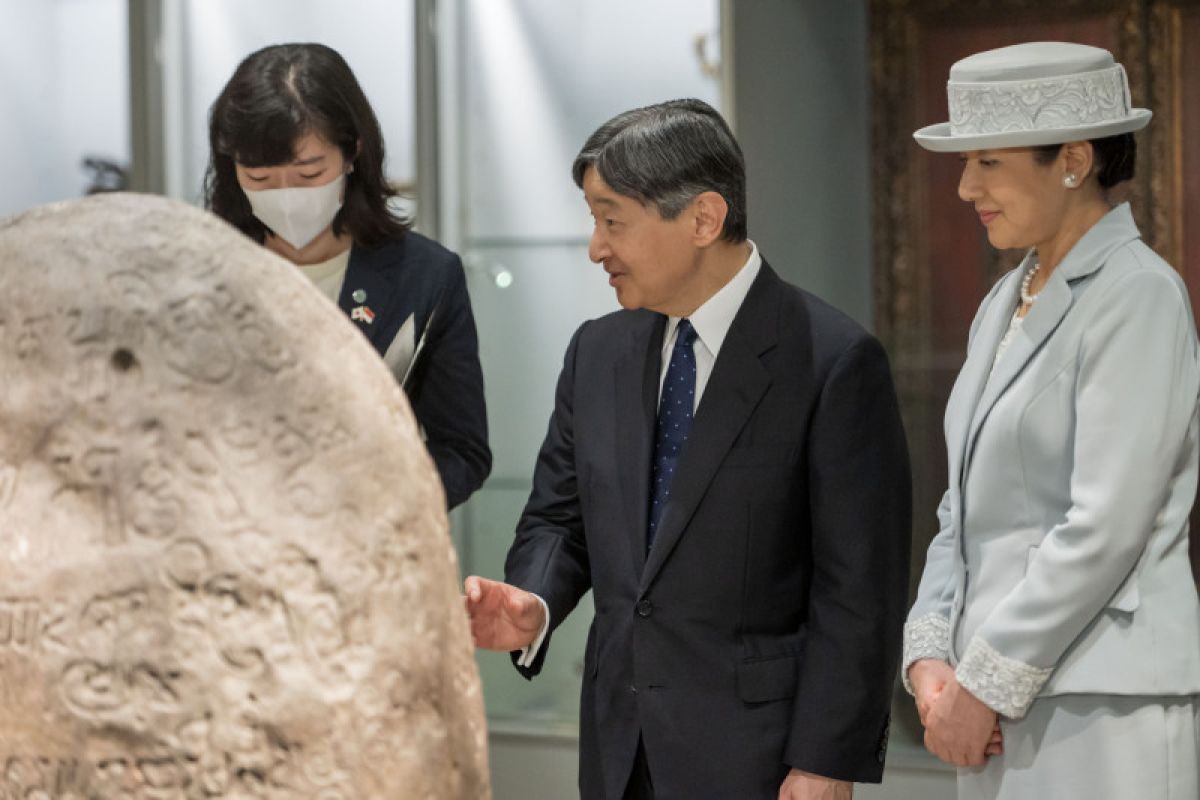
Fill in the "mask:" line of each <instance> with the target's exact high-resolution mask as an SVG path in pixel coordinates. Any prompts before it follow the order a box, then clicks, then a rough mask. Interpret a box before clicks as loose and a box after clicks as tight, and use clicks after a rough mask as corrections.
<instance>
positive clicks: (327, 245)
mask: <svg viewBox="0 0 1200 800" xmlns="http://www.w3.org/2000/svg"><path fill="white" fill-rule="evenodd" d="M209 144H210V148H211V150H210V160H209V166H208V172H207V174H206V176H205V187H204V188H205V203H206V205H207V206H208V208H209V209H210V210H212V211H213V212H214V213H216V214H217V215H218V216H220V217H222V218H223V219H225V220H226V221H228V222H230V223H231V224H233V225H234V226H235V227H237V228H238V229H240V230H241V231H242V232H243V233H245V234H246V235H247V236H249V237H250V238H252V239H254V240H255V241H256V242H259V243H260V244H262V245H264V246H265V247H266V248H267V249H268V250H271V251H273V252H275V253H278V254H279V255H281V256H283V257H284V258H286V259H288V260H289V261H291V262H292V263H293V264H295V265H296V266H297V268H299V269H300V270H301V271H303V272H304V274H305V275H307V276H308V277H309V278H310V279H311V280H312V281H313V283H314V284H315V285H316V286H317V287H318V288H319V289H320V290H321V291H322V292H324V293H325V294H326V295H328V296H329V298H330V299H331V300H333V301H334V302H336V303H337V304H338V305H339V306H340V307H341V309H342V310H343V311H344V312H346V314H347V315H348V316H349V317H350V319H351V320H352V321H353V322H354V324H355V325H357V326H358V328H359V330H361V331H362V332H363V334H364V335H365V336H366V337H367V339H368V340H369V341H370V342H371V344H372V346H374V347H375V349H376V350H377V351H378V352H379V354H380V355H381V356H382V357H383V359H384V361H385V362H386V363H387V365H388V367H389V368H390V369H391V370H392V373H393V374H394V375H395V376H396V380H397V381H399V382H400V384H401V385H402V386H403V387H404V390H405V392H406V393H407V394H408V399H409V401H410V403H411V404H412V408H413V413H414V415H415V416H416V419H417V422H418V423H419V424H420V426H421V429H422V432H423V434H424V436H425V438H426V446H427V447H428V449H429V453H430V455H431V456H432V457H433V461H434V463H435V465H436V466H437V470H438V474H439V475H440V476H441V479H442V485H443V487H444V488H445V490H446V500H447V504H448V505H449V507H451V508H453V507H454V506H456V505H458V504H460V503H462V502H463V501H464V500H466V499H467V497H468V496H469V495H470V494H471V493H472V492H474V491H475V490H476V489H478V488H479V486H480V484H482V483H483V480H484V478H486V477H487V475H488V472H489V470H490V469H491V451H490V450H489V448H488V442H487V418H486V414H485V408H484V399H483V376H482V373H481V370H480V367H479V354H478V349H479V348H478V340H477V338H476V333H475V321H474V317H473V316H472V313H471V304H470V299H469V298H468V296H467V286H466V280H465V276H464V273H463V268H462V263H461V262H460V261H459V258H458V256H456V255H455V254H454V253H451V252H450V251H448V250H446V249H445V248H443V247H441V246H440V245H438V244H437V243H436V242H433V241H431V240H429V239H427V238H425V237H423V236H421V235H419V234H417V233H414V232H412V231H411V230H409V226H408V223H407V222H406V221H405V220H403V219H401V218H400V217H398V216H397V215H396V214H395V212H394V211H392V210H391V209H390V208H389V201H390V200H391V199H392V198H393V197H394V196H395V192H394V191H393V190H392V189H391V188H390V187H389V186H388V184H387V181H386V179H385V177H384V173H383V161H384V147H383V135H382V133H381V131H380V128H379V122H378V121H377V120H376V118H375V114H374V112H373V111H372V110H371V106H370V104H369V103H368V102H367V98H366V96H365V95H364V94H363V91H362V89H361V88H360V87H359V85H358V81H357V80H356V79H355V77H354V74H353V73H352V72H351V70H350V67H349V66H348V65H347V64H346V62H345V61H344V60H343V59H342V57H341V56H340V55H338V53H336V52H335V51H334V50H332V49H330V48H328V47H325V46H323V45H318V44H285V45H275V46H272V47H266V48H263V49H262V50H259V51H257V52H255V53H252V54H251V55H250V56H248V57H247V58H246V59H245V60H244V61H242V63H241V64H240V65H238V68H237V70H236V71H235V72H234V74H233V77H232V78H230V80H229V83H228V84H226V86H225V88H224V89H223V90H222V91H221V94H220V96H219V97H218V98H217V100H216V102H215V103H213V106H212V109H211V111H210V116H209Z"/></svg>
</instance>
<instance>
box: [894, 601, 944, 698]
mask: <svg viewBox="0 0 1200 800" xmlns="http://www.w3.org/2000/svg"><path fill="white" fill-rule="evenodd" d="M949 655H950V620H948V619H946V618H945V617H943V616H942V615H941V614H925V615H924V616H921V617H918V618H916V619H914V620H912V621H910V622H906V623H904V662H903V663H902V664H901V665H900V678H901V680H903V681H904V688H905V689H906V690H907V691H908V693H909V694H913V687H912V684H911V683H909V680H908V668H909V667H911V666H912V665H913V662H914V661H920V660H921V659H922V658H936V659H938V660H939V661H945V660H946V659H947V658H948V657H949Z"/></svg>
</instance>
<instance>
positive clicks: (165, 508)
mask: <svg viewBox="0 0 1200 800" xmlns="http://www.w3.org/2000/svg"><path fill="white" fill-rule="evenodd" d="M0 274H3V276H4V280H3V282H0V332H2V333H3V335H0V375H3V376H4V382H3V385H2V388H0V706H2V707H3V713H2V714H0V800H9V798H13V800H16V798H20V800H31V798H34V799H36V798H47V799H49V798H55V799H63V798H71V799H72V800H95V799H97V798H114V799H115V798H132V799H136V800H166V799H167V798H172V799H173V800H174V799H176V798H178V799H180V800H185V799H186V800H190V799H191V798H279V799H280V800H282V799H283V798H319V799H320V800H355V799H357V798H392V797H406V798H407V797H413V798H439V799H440V798H472V800H474V799H475V798H486V797H488V796H489V794H490V793H489V789H488V786H487V777H486V776H487V762H486V750H485V729H484V720H483V712H482V702H481V696H480V688H479V681H478V676H477V674H476V672H475V667H474V658H473V652H472V650H471V646H470V638H469V635H468V633H467V628H466V621H465V618H464V615H463V613H462V608H461V601H460V598H459V596H458V588H457V586H458V585H457V569H456V566H455V563H454V558H453V550H452V548H451V546H450V541H449V536H448V533H447V523H446V517H445V512H444V506H445V501H444V498H443V496H442V494H441V489H440V486H439V485H438V483H437V478H436V475H435V473H434V472H433V471H432V468H431V467H430V465H429V461H428V458H427V456H426V455H425V453H424V452H423V445H422V443H421V440H420V436H419V433H418V431H417V428H416V426H415V424H414V423H413V421H412V419H411V416H410V413H409V411H408V408H407V405H406V403H405V402H404V399H403V396H402V394H401V393H400V391H399V389H398V388H397V387H396V385H395V383H394V381H393V380H392V378H391V376H390V374H389V373H388V371H387V369H386V368H385V367H384V366H383V365H382V363H381V362H380V361H379V359H378V357H377V356H376V355H375V353H374V352H373V351H371V349H370V348H369V346H368V345H367V344H366V342H365V341H363V340H362V337H361V334H359V333H358V331H357V330H355V329H354V328H353V327H352V326H351V325H350V324H349V323H348V322H346V321H345V320H344V319H343V318H342V316H341V315H340V314H339V313H338V312H337V311H336V309H334V308H332V307H331V306H329V304H328V303H327V302H325V301H324V300H323V299H321V298H320V297H319V296H318V295H317V294H316V293H315V292H314V291H313V290H312V289H311V287H310V286H309V285H308V284H307V282H306V281H305V280H304V279H303V277H302V276H300V275H299V273H298V271H297V270H295V268H294V267H292V266H291V265H289V264H286V263H285V262H282V261H280V260H279V259H277V258H275V257H274V256H272V255H270V254H269V253H267V252H266V251H265V250H264V249H262V248H261V247H258V246H257V245H254V244H253V243H251V242H249V241H248V240H246V239H245V238H244V237H243V236H242V235H241V234H238V233H236V232H234V231H232V230H231V229H229V228H227V227H226V226H224V225H223V224H221V223H219V222H217V221H215V220H214V219H213V218H211V217H209V216H208V215H206V214H203V213H202V212H199V211H197V210H195V209H192V208H190V207H187V206H184V205H180V204H176V203H173V202H170V201H166V200H162V199H159V198H151V197H141V196H136V195H107V196H97V197H93V198H89V199H87V200H83V201H78V202H74V203H68V204H62V205H58V206H51V207H47V208H44V209H37V210H35V211H33V212H30V213H28V214H26V215H23V216H20V217H17V218H13V219H10V220H7V221H4V222H0Z"/></svg>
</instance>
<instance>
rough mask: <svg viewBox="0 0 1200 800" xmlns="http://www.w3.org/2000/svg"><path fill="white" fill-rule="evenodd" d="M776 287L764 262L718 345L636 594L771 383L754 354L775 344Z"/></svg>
mask: <svg viewBox="0 0 1200 800" xmlns="http://www.w3.org/2000/svg"><path fill="white" fill-rule="evenodd" d="M780 283H781V281H780V280H779V278H778V276H776V275H775V273H774V272H773V271H772V270H771V268H770V267H769V266H768V265H767V263H766V262H765V261H764V262H763V265H762V267H761V268H760V270H759V274H758V276H757V277H756V278H755V279H754V283H753V284H752V285H751V286H750V291H749V292H748V293H747V294H746V299H745V300H744V301H743V302H742V307H741V308H740V309H738V313H737V316H736V317H734V320H733V324H732V325H731V326H730V328H729V333H728V335H727V336H726V337H725V342H724V343H723V344H722V345H721V352H720V353H719V354H718V355H717V361H716V363H715V364H714V365H713V371H712V375H710V376H709V379H708V384H707V386H705V388H704V394H703V395H702V396H701V398H700V405H699V407H698V408H697V409H696V416H695V419H694V421H693V422H692V431H691V433H690V434H689V435H688V440H687V444H686V445H684V450H683V454H682V456H681V457H680V461H679V466H678V467H677V469H676V471H675V479H674V481H673V482H672V484H671V498H670V500H668V501H667V507H666V508H665V509H663V515H662V519H661V520H660V522H659V526H658V534H657V536H656V537H655V540H654V547H653V548H652V549H651V551H650V554H649V556H648V557H647V559H646V566H645V568H644V569H643V570H642V581H641V589H640V591H643V592H644V591H645V590H646V589H647V588H649V586H650V584H651V583H652V582H653V581H654V577H655V575H657V574H658V571H659V569H660V568H661V567H662V565H663V562H664V561H665V560H666V559H667V557H668V556H669V555H670V553H671V550H672V549H674V547H675V545H676V543H677V542H678V541H679V537H680V536H682V535H683V531H684V529H685V528H686V527H687V524H688V522H689V521H690V520H691V518H692V515H693V514H695V512H696V508H697V507H698V506H699V505H700V501H701V500H702V499H703V498H704V493H705V492H706V491H707V490H708V485H709V484H710V483H711V482H712V479H713V476H714V475H716V472H717V469H718V468H719V467H720V466H721V462H722V461H723V460H724V459H725V455H726V453H728V452H729V448H730V447H731V446H732V445H733V443H734V441H735V440H736V439H737V436H738V434H739V433H741V431H742V429H743V428H744V427H745V426H746V423H747V422H749V420H750V417H751V416H752V415H753V413H754V409H755V408H757V407H758V403H759V401H760V400H761V399H762V396H763V395H764V394H765V393H766V391H767V388H768V387H769V386H770V385H771V376H770V373H769V372H768V371H767V369H766V367H764V366H763V364H762V361H761V360H760V356H761V355H762V354H763V353H765V352H767V351H768V350H770V349H771V348H772V347H774V346H775V344H776V342H778V337H779V319H778V317H779V290H780ZM655 388H656V389H657V386H656V387H655ZM656 395H657V393H656ZM645 527H646V525H645V522H644V521H643V525H642V528H643V529H644V528H645ZM643 536H644V534H643Z"/></svg>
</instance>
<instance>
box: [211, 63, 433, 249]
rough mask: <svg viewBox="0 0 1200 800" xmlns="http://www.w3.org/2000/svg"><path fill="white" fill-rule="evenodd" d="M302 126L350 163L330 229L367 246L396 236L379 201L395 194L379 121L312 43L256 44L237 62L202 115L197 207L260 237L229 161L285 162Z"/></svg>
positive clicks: (398, 228) (342, 71)
mask: <svg viewBox="0 0 1200 800" xmlns="http://www.w3.org/2000/svg"><path fill="white" fill-rule="evenodd" d="M310 133H311V134H316V135H317V136H319V137H321V138H322V139H324V140H325V141H327V142H329V143H330V144H333V145H335V146H337V148H338V149H339V150H341V151H342V156H343V157H344V158H345V159H346V163H347V164H353V165H354V169H353V171H352V172H350V174H348V175H347V176H346V190H345V198H344V200H343V202H342V207H341V209H340V210H339V211H338V213H337V216H335V217H334V219H333V232H334V234H336V235H339V236H340V235H341V234H342V233H343V232H345V233H347V234H349V235H350V238H351V239H352V240H353V241H354V243H355V244H358V245H362V246H366V247H373V246H375V245H378V244H381V243H382V242H383V241H385V240H386V239H390V238H396V237H399V236H403V235H404V233H405V232H406V231H407V230H408V228H409V222H408V220H405V219H403V218H402V217H400V216H398V215H397V214H396V213H395V212H394V211H392V210H391V209H390V208H389V207H388V201H389V200H391V199H392V198H393V197H395V196H396V191H395V190H394V189H392V188H391V187H390V186H389V185H388V183H387V180H386V179H385V178H384V175H383V158H384V154H383V132H382V131H381V130H380V128H379V120H378V119H376V118H375V112H374V111H372V110H371V105H370V103H368V102H367V97H366V95H365V94H363V90H362V88H361V87H360V86H359V85H358V81H357V80H356V79H355V77H354V73H353V72H351V71H350V66H349V65H348V64H347V63H346V61H345V60H344V59H343V58H342V57H341V56H340V55H338V53H337V52H336V51H335V50H333V49H331V48H329V47H326V46H325V45H321V44H280V45H272V46H271V47H264V48H263V49H262V50H259V51H257V52H254V53H251V54H250V55H249V56H247V57H246V58H245V60H244V61H242V63H241V64H239V65H238V68H237V69H236V70H235V71H234V73H233V77H232V78H230V79H229V83H227V84H225V88H224V89H223V90H222V91H221V94H220V96H219V97H217V99H216V102H214V103H213V105H212V108H211V109H210V111H209V115H208V142H209V162H208V170H207V172H206V173H205V176H204V205H205V207H207V208H208V209H210V210H211V211H213V213H215V214H216V215H217V216H219V217H221V218H222V219H224V220H226V221H227V222H229V223H231V224H232V225H233V226H234V227H236V228H238V229H239V230H241V231H242V232H243V233H245V234H246V235H247V236H249V237H250V238H251V239H254V240H255V241H257V242H259V243H260V244H261V243H262V242H263V241H264V240H265V239H266V234H267V227H266V226H265V225H263V224H262V222H260V221H259V220H258V218H257V217H255V216H254V213H253V212H252V211H251V209H250V201H249V200H247V199H246V194H245V192H243V191H242V188H241V186H239V185H238V181H237V173H236V172H235V170H234V163H235V162H237V163H239V164H242V165H243V166H247V167H271V166H277V165H279V164H286V163H288V162H290V161H292V160H293V159H294V158H295V147H296V143H297V142H298V141H299V140H300V138H301V137H303V136H305V135H307V134H310Z"/></svg>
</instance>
